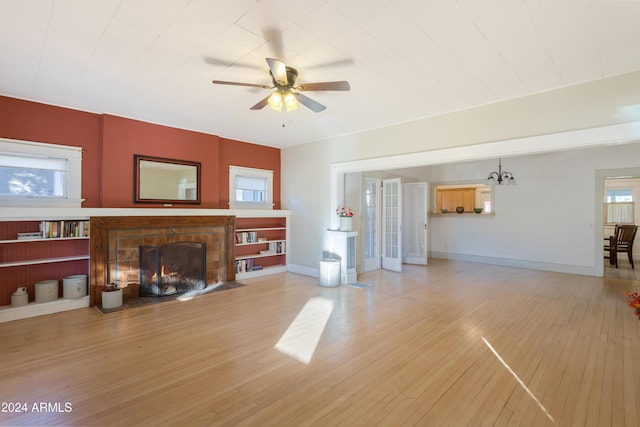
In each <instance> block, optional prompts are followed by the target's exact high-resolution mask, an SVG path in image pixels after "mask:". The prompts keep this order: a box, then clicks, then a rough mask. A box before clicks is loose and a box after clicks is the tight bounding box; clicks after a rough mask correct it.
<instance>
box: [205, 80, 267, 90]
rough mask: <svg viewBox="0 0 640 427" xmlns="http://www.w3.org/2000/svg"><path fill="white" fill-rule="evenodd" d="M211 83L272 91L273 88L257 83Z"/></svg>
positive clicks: (221, 81) (213, 81)
mask: <svg viewBox="0 0 640 427" xmlns="http://www.w3.org/2000/svg"><path fill="white" fill-rule="evenodd" d="M211 83H213V84H216V85H231V86H247V87H260V88H263V89H272V87H271V86H267V85H260V84H255V83H238V82H225V81H223V80H212V81H211Z"/></svg>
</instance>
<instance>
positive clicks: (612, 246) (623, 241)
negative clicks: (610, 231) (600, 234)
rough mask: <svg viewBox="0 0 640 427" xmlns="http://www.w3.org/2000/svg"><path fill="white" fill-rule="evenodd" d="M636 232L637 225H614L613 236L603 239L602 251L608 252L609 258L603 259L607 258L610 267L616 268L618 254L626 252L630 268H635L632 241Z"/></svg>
mask: <svg viewBox="0 0 640 427" xmlns="http://www.w3.org/2000/svg"><path fill="white" fill-rule="evenodd" d="M636 231H638V226H637V225H618V224H616V230H615V236H609V237H608V238H605V244H604V251H605V252H609V256H605V259H607V258H608V259H609V263H610V264H611V265H615V266H616V268H618V254H619V253H625V252H626V253H627V256H628V257H629V262H630V263H631V268H635V266H634V265H633V240H634V239H635V238H636Z"/></svg>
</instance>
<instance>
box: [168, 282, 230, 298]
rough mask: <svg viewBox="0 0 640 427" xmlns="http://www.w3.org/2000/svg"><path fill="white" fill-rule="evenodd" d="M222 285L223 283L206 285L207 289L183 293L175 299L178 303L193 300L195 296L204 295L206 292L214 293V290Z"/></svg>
mask: <svg viewBox="0 0 640 427" xmlns="http://www.w3.org/2000/svg"><path fill="white" fill-rule="evenodd" d="M222 285H224V282H218V283H214V284H211V285H207V287H206V288H204V289H197V290H195V291H189V292H185V293H184V294H182V295H180V296H179V297H178V298H176V299H177V300H178V301H189V300H191V299H193V297H194V296H196V295H202V294H206V293H207V292H211V291H215V290H216V289H218V288H219V287H220V286H222Z"/></svg>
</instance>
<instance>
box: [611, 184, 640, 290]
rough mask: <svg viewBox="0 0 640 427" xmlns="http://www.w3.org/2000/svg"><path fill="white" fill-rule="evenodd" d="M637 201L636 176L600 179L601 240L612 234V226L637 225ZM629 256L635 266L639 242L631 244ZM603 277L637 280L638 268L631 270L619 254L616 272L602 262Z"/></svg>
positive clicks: (639, 218) (638, 186) (624, 256)
mask: <svg viewBox="0 0 640 427" xmlns="http://www.w3.org/2000/svg"><path fill="white" fill-rule="evenodd" d="M638 200H640V177H639V176H619V177H606V178H605V179H604V197H603V202H604V209H603V212H602V217H603V235H604V238H605V239H607V238H608V237H609V236H613V235H614V234H615V226H616V224H635V225H638V224H640V209H638V208H636V204H637V201H638ZM633 254H634V257H633V259H634V264H638V255H639V254H640V240H639V239H638V238H636V239H635V241H634V243H633ZM605 255H606V253H605ZM603 258H604V257H603ZM636 270H638V271H636ZM603 276H604V277H611V278H617V279H627V280H640V268H639V269H634V268H632V267H631V263H630V262H629V260H628V258H627V254H619V255H618V267H617V268H616V267H615V266H612V265H611V264H610V263H609V261H608V260H607V259H604V272H603Z"/></svg>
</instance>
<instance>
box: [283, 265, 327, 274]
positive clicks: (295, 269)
mask: <svg viewBox="0 0 640 427" xmlns="http://www.w3.org/2000/svg"><path fill="white" fill-rule="evenodd" d="M287 270H289V271H290V272H291V273H297V274H302V275H303V276H311V277H320V268H319V267H318V268H313V267H307V266H304V265H297V264H287Z"/></svg>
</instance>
